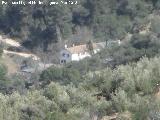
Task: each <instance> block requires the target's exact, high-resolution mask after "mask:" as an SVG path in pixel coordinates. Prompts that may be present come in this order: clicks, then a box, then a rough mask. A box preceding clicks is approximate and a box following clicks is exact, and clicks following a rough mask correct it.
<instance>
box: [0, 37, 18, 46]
mask: <svg viewBox="0 0 160 120" xmlns="http://www.w3.org/2000/svg"><path fill="white" fill-rule="evenodd" d="M0 41H1V42H3V43H5V44H7V45H10V46H14V47H21V44H20V43H19V42H17V41H15V40H13V39H10V38H6V37H3V36H2V35H0Z"/></svg>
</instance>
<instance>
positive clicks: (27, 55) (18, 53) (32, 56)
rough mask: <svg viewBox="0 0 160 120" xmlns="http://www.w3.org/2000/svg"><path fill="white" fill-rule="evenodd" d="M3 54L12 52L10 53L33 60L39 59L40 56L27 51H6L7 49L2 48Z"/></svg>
mask: <svg viewBox="0 0 160 120" xmlns="http://www.w3.org/2000/svg"><path fill="white" fill-rule="evenodd" d="M3 53H4V54H12V55H18V56H21V57H25V58H32V59H33V60H40V58H39V57H38V56H36V55H34V54H29V53H23V52H13V51H8V50H3Z"/></svg>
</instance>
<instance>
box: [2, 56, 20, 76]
mask: <svg viewBox="0 0 160 120" xmlns="http://www.w3.org/2000/svg"><path fill="white" fill-rule="evenodd" d="M0 62H1V63H2V64H4V65H5V66H6V67H7V70H8V74H14V73H16V72H17V71H18V68H19V67H18V65H17V64H16V63H15V62H14V61H13V60H12V59H11V58H10V57H9V56H7V55H3V57H2V59H1V61H0Z"/></svg>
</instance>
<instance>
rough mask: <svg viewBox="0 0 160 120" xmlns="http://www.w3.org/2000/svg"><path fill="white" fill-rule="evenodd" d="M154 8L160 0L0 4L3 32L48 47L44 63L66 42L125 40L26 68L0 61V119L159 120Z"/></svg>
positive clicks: (37, 48) (158, 33) (159, 32)
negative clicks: (71, 59) (67, 60)
mask: <svg viewBox="0 0 160 120" xmlns="http://www.w3.org/2000/svg"><path fill="white" fill-rule="evenodd" d="M6 1H8V2H9V1H10V0H6ZM24 1H25V0H24ZM43 1H44V2H48V1H46V0H43ZM159 8H160V2H159V0H79V3H78V5H77V6H75V5H64V6H63V5H62V6H60V5H55V6H49V5H46V4H45V5H37V6H36V7H35V6H34V5H33V6H32V5H31V6H28V5H26V6H14V5H13V6H10V5H5V6H2V5H0V32H1V33H3V34H7V35H10V36H12V37H16V38H19V39H17V40H19V41H20V42H21V43H22V45H23V46H25V47H27V48H28V49H29V50H32V51H34V52H37V53H38V52H39V53H41V55H42V56H43V53H42V52H46V53H45V54H46V56H47V57H46V56H43V57H44V61H43V60H42V61H43V62H46V61H45V59H47V62H48V61H51V60H48V59H51V57H52V56H54V55H53V54H52V56H51V55H49V53H50V52H54V53H57V52H58V50H59V49H60V48H61V47H62V45H63V44H64V43H84V42H88V48H89V49H90V52H91V53H92V51H93V46H91V45H90V44H91V43H92V42H98V41H106V43H108V42H111V41H114V40H121V41H122V43H121V45H113V46H107V47H106V48H104V49H103V50H102V51H101V52H99V53H97V54H94V55H93V56H92V57H91V58H86V59H83V60H81V61H78V62H71V63H67V64H66V65H64V66H58V65H54V66H51V67H49V68H47V69H45V70H44V71H36V70H35V72H34V73H31V74H28V73H25V72H24V73H23V74H22V73H19V72H17V73H14V74H8V70H7V67H6V65H5V64H2V62H0V103H2V104H1V105H0V120H11V119H13V120H93V119H94V120H95V119H96V118H97V119H96V120H101V119H102V118H104V117H113V116H114V117H116V119H117V120H159V119H160V117H159V114H160V64H159V61H160V56H159V55H160V54H159V52H160V42H159V38H160V27H159V26H160V22H159V21H160V20H159V19H160V17H159V15H158V11H159ZM84 29H85V30H86V31H85V32H86V34H87V37H85V36H83V35H81V33H83V32H82V31H83V30H84ZM128 36H130V37H128ZM73 37H75V38H77V39H78V40H77V39H76V40H77V41H76V40H73ZM91 38H92V39H91ZM82 39H85V40H86V41H85V40H84V41H83V40H82ZM2 55H3V47H2V46H0V56H1V57H2ZM16 59H18V58H16ZM54 59H55V58H54ZM1 60H2V58H0V61H1ZM17 61H18V60H17ZM19 61H20V60H19ZM21 61H22V60H21ZM35 62H36V61H35ZM25 63H26V64H31V66H36V63H34V62H33V61H31V60H30V59H28V60H27V61H24V64H25Z"/></svg>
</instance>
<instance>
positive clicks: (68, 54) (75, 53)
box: [60, 42, 106, 64]
mask: <svg viewBox="0 0 160 120" xmlns="http://www.w3.org/2000/svg"><path fill="white" fill-rule="evenodd" d="M92 46H93V53H94V54H96V53H97V52H99V51H100V50H101V49H103V48H104V47H105V46H106V43H105V42H101V43H93V44H92ZM86 57H91V53H90V50H89V48H88V46H87V44H83V45H77V46H72V47H69V48H67V46H66V45H65V48H64V49H62V50H61V51H60V64H64V63H68V62H71V61H79V60H82V59H84V58H86Z"/></svg>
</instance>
